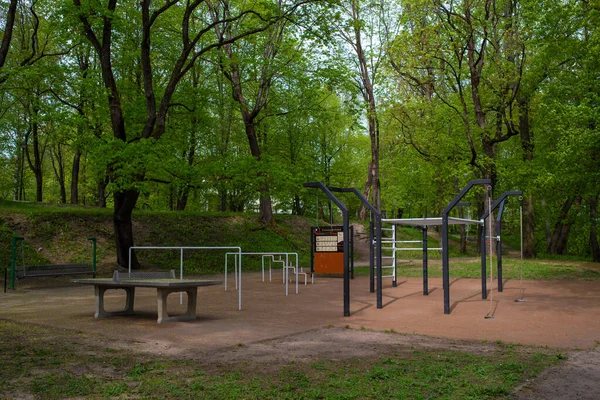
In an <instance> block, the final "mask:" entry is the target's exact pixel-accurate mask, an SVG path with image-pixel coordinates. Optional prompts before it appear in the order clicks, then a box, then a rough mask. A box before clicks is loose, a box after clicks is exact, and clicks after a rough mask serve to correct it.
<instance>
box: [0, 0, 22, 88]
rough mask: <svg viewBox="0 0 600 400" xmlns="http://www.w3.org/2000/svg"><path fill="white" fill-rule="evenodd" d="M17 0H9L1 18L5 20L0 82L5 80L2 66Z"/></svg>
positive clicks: (0, 58)
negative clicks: (5, 11)
mask: <svg viewBox="0 0 600 400" xmlns="http://www.w3.org/2000/svg"><path fill="white" fill-rule="evenodd" d="M17 3H18V0H10V4H9V6H8V11H7V13H6V16H5V17H4V18H3V19H4V21H5V24H4V32H3V35H2V43H1V44H0V84H1V83H2V82H4V81H5V80H6V75H5V74H3V73H2V67H4V64H5V62H6V58H7V56H8V51H9V50H10V41H11V39H12V33H13V27H14V24H15V15H16V14H17Z"/></svg>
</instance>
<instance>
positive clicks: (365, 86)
mask: <svg viewBox="0 0 600 400" xmlns="http://www.w3.org/2000/svg"><path fill="white" fill-rule="evenodd" d="M352 25H353V28H354V43H353V46H354V50H355V51H356V57H357V60H358V66H359V69H360V80H361V93H362V95H363V100H364V101H365V104H366V106H367V120H368V121H369V138H370V141H371V162H370V163H369V168H368V170H367V181H366V183H365V190H364V191H363V195H364V196H365V198H366V199H369V195H372V196H373V198H372V202H373V206H374V207H375V208H376V209H377V210H381V195H380V183H379V121H378V119H377V107H376V103H375V91H374V89H373V77H372V75H371V73H370V71H369V65H368V63H367V57H366V55H365V52H364V49H363V45H362V35H361V32H362V22H361V19H360V12H359V7H358V0H352ZM366 217H367V209H366V207H365V206H364V205H362V207H361V210H360V218H361V219H362V220H364V219H365V218H366Z"/></svg>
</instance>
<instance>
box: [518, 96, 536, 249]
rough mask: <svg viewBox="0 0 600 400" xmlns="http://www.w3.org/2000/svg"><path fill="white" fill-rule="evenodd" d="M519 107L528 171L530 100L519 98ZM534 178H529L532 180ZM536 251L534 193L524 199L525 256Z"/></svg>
mask: <svg viewBox="0 0 600 400" xmlns="http://www.w3.org/2000/svg"><path fill="white" fill-rule="evenodd" d="M517 104H518V107H519V135H520V138H521V149H522V151H523V161H524V162H525V165H527V166H528V168H527V170H528V171H533V166H532V163H533V151H534V148H535V147H534V143H533V135H532V133H531V125H530V123H529V101H528V100H527V99H525V98H523V97H519V98H518V100H517ZM532 180H533V179H532V178H529V179H528V181H529V182H531V181H532ZM535 256H536V251H535V198H534V195H533V193H529V194H527V195H526V196H525V198H524V201H523V257H525V258H534V257H535Z"/></svg>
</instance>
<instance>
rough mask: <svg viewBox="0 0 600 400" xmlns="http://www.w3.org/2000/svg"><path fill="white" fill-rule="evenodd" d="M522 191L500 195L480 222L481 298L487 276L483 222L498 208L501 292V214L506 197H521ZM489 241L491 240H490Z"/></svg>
mask: <svg viewBox="0 0 600 400" xmlns="http://www.w3.org/2000/svg"><path fill="white" fill-rule="evenodd" d="M522 195H523V191H521V190H509V191H507V192H504V193H502V195H501V196H500V197H499V198H498V199H497V200H495V201H494V202H493V203H492V209H491V210H488V211H486V212H485V213H484V214H483V215H482V217H481V220H482V221H483V229H482V230H481V240H480V242H481V298H482V299H487V283H486V275H487V266H486V251H487V249H486V246H485V220H486V219H487V218H488V217H489V215H490V213H491V212H493V211H494V210H495V209H496V208H498V207H500V208H499V210H498V215H497V216H496V237H497V240H498V243H496V257H497V258H498V273H497V275H498V291H499V292H501V291H502V290H503V286H502V241H501V240H500V234H501V233H502V224H501V221H502V214H503V213H504V203H505V201H506V199H507V197H508V196H522ZM490 240H492V239H491V238H490ZM491 267H492V266H491V265H490V268H491Z"/></svg>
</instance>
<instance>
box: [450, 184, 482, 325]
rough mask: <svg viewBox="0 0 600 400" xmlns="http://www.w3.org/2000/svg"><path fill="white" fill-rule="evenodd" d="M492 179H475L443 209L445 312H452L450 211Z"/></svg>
mask: <svg viewBox="0 0 600 400" xmlns="http://www.w3.org/2000/svg"><path fill="white" fill-rule="evenodd" d="M491 183H492V180H491V179H474V180H472V181H469V183H467V186H465V187H464V188H463V190H461V191H460V193H459V194H457V195H456V197H455V198H454V199H453V200H452V201H451V202H450V203H448V205H447V206H446V208H444V211H442V284H443V287H444V314H450V257H449V255H448V216H449V215H450V211H452V209H453V208H454V207H456V205H457V204H458V202H459V201H460V199H462V198H463V197H464V196H465V195H466V194H467V192H468V191H469V190H471V188H472V187H473V186H474V185H485V184H491Z"/></svg>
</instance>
